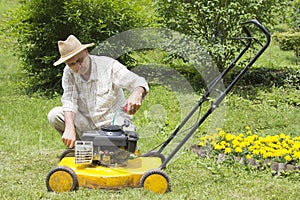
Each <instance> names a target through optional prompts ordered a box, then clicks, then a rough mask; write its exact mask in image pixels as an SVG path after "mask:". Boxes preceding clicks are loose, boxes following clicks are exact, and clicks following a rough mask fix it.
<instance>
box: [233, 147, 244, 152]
mask: <svg viewBox="0 0 300 200" xmlns="http://www.w3.org/2000/svg"><path fill="white" fill-rule="evenodd" d="M234 151H235V152H237V153H242V152H243V150H242V148H241V147H237V148H235V149H234Z"/></svg>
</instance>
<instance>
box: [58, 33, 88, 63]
mask: <svg viewBox="0 0 300 200" xmlns="http://www.w3.org/2000/svg"><path fill="white" fill-rule="evenodd" d="M57 44H58V50H59V53H60V59H59V60H57V61H56V62H55V63H54V64H53V65H54V66H57V65H59V64H62V63H64V62H65V61H67V60H69V59H70V58H72V57H73V56H75V55H76V54H78V53H79V52H81V51H83V50H84V49H86V48H88V47H91V46H94V43H90V44H81V42H80V41H79V40H78V39H77V38H76V37H75V36H74V35H70V36H69V37H68V38H67V39H66V40H65V41H58V43H57Z"/></svg>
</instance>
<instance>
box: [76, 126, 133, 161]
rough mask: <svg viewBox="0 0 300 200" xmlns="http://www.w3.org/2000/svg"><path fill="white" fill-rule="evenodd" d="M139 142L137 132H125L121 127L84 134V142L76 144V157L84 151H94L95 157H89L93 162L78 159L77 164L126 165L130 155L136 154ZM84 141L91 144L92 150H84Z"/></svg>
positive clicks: (108, 127) (110, 127)
mask: <svg viewBox="0 0 300 200" xmlns="http://www.w3.org/2000/svg"><path fill="white" fill-rule="evenodd" d="M137 140H138V134H137V133H136V132H134V131H123V130H122V127H120V126H105V127H102V128H101V130H100V131H94V132H86V133H83V135H82V137H81V141H82V142H76V145H75V157H76V155H81V154H82V153H81V151H82V149H93V150H92V151H93V152H92V154H93V155H92V156H87V157H89V158H92V160H89V161H87V159H85V160H82V159H78V158H77V157H76V158H77V159H75V160H76V163H91V162H93V163H97V162H98V163H99V164H102V165H116V164H119V165H126V164H127V161H128V158H129V156H130V154H131V153H134V152H135V149H136V144H137ZM83 141H87V142H91V144H92V148H87V147H84V148H83V147H82V146H81V145H82V144H83ZM76 152H77V154H76ZM81 157H82V156H81Z"/></svg>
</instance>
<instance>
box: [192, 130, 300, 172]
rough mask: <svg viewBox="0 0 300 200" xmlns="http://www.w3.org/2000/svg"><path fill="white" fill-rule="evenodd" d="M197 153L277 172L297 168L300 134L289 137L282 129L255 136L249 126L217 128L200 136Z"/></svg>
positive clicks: (299, 153)
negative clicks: (237, 130) (234, 130)
mask: <svg viewBox="0 0 300 200" xmlns="http://www.w3.org/2000/svg"><path fill="white" fill-rule="evenodd" d="M194 152H196V153H197V154H198V155H199V156H201V157H203V156H209V157H211V156H216V158H217V162H222V161H224V160H226V159H234V160H238V161H239V162H241V163H247V164H250V165H254V166H256V167H258V166H259V165H260V166H261V165H264V167H265V166H266V165H268V166H271V169H272V170H273V171H275V172H277V173H280V170H291V169H292V170H295V169H298V164H299V161H300V137H299V136H297V137H290V136H288V135H285V134H283V133H280V134H277V135H266V136H259V135H257V134H254V133H253V132H252V131H251V129H250V127H249V126H246V127H245V132H244V133H239V134H234V133H226V132H225V131H223V130H222V129H218V133H215V134H211V135H206V136H203V137H201V138H200V143H199V145H198V150H196V151H195V148H194Z"/></svg>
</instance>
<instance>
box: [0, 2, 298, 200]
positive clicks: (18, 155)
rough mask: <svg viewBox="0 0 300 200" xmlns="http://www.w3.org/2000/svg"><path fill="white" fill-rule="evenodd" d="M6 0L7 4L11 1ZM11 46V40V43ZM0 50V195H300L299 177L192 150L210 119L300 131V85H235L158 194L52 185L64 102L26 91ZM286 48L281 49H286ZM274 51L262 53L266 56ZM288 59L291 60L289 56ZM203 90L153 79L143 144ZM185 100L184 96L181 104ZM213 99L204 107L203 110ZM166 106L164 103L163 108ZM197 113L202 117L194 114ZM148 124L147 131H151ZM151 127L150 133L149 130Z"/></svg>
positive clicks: (141, 122)
mask: <svg viewBox="0 0 300 200" xmlns="http://www.w3.org/2000/svg"><path fill="white" fill-rule="evenodd" d="M3 2H4V1H1V2H0V7H1V9H2V10H1V12H2V11H3V10H5V6H6V4H4V3H3ZM11 48H12V47H11ZM272 51H273V55H274V54H275V55H277V56H276V59H275V58H274V57H272V58H271V61H270V62H272V63H273V62H274V65H276V63H277V62H279V61H281V62H282V63H286V64H287V65H289V64H291V63H289V62H290V60H289V59H287V58H286V57H285V54H284V53H282V52H280V51H279V50H278V49H277V48H274V49H272ZM1 52H3V53H2V54H1V56H0V63H1V73H0V160H1V164H0V199H4V200H5V199H120V200H123V199H130V200H133V199H172V200H174V199H176V200H177V199H195V200H196V199H197V200H198V199H263V200H265V199H297V198H298V197H299V196H300V191H299V187H298V185H299V181H300V180H299V177H298V176H297V175H295V176H291V177H278V176H272V175H271V173H270V172H269V171H268V170H266V171H258V170H255V169H253V168H250V167H248V166H242V165H240V164H238V163H234V162H232V163H230V162H229V163H224V164H222V165H219V164H217V163H216V162H215V161H214V160H212V159H199V158H198V157H197V156H196V155H195V154H193V153H191V151H189V145H191V144H197V143H198V142H199V139H198V138H199V136H200V135H201V134H206V133H209V131H213V129H210V127H211V124H213V125H214V126H218V125H220V124H222V123H223V124H224V125H223V128H224V129H225V130H228V131H231V132H239V131H241V130H243V129H244V126H246V125H249V126H250V127H252V128H253V130H254V131H255V132H257V133H260V134H277V133H280V132H283V133H285V134H290V135H293V136H294V135H298V134H299V128H300V124H299V118H300V109H299V105H297V102H299V100H298V99H299V90H295V89H293V88H286V87H281V88H276V87H274V88H268V89H263V88H252V89H250V90H240V89H236V90H235V91H234V93H231V94H230V95H229V96H228V97H227V98H226V108H227V109H226V117H225V119H223V120H224V121H223V122H221V121H216V120H215V119H218V118H217V117H218V112H216V113H214V115H213V116H211V117H210V118H209V119H208V120H207V121H206V122H205V123H204V124H203V126H202V127H201V128H200V129H199V132H197V134H196V135H195V136H194V137H193V138H192V139H191V140H190V141H189V145H187V146H186V148H185V149H184V150H183V151H181V152H180V153H179V154H178V155H177V156H176V157H175V159H174V160H172V161H171V163H170V164H169V165H168V166H167V168H166V170H165V172H166V173H167V174H168V175H169V176H170V177H171V185H172V191H171V192H170V193H167V194H165V195H158V194H153V193H151V192H147V191H145V190H144V189H142V188H134V189H133V188H125V189H122V190H91V189H85V188H80V189H79V190H78V191H76V192H66V193H50V192H48V191H47V189H46V185H45V178H46V176H47V174H48V172H49V171H50V170H51V169H52V168H53V167H55V166H56V165H57V164H58V158H59V156H60V154H61V153H62V152H63V151H64V149H65V147H64V146H63V144H62V142H61V138H60V137H59V135H58V134H57V133H56V132H55V131H54V130H52V128H51V127H50V126H49V124H48V122H47V113H48V111H49V110H50V109H51V108H52V107H54V106H56V105H60V98H59V97H57V98H53V99H47V98H45V97H40V96H32V97H29V96H27V95H25V94H24V92H23V89H22V87H21V86H22V85H23V81H24V80H23V78H22V77H23V73H22V70H20V68H19V61H18V59H17V58H15V57H13V56H12V55H11V54H9V53H6V52H5V51H3V50H1ZM280 56H282V57H280ZM269 58H270V57H269V56H267V58H266V57H264V58H262V60H260V62H269V61H267V60H268V59H269ZM288 63H289V64H288ZM198 98H199V96H196V97H195V96H187V95H186V94H185V95H182V94H174V93H172V92H171V91H169V90H166V89H164V88H162V87H160V86H153V87H152V88H151V92H150V94H149V95H148V96H147V98H146V100H145V102H144V105H143V107H142V109H141V110H140V111H139V112H138V114H137V116H136V117H135V122H136V124H137V125H138V130H139V133H140V135H141V136H143V137H141V139H140V140H139V146H140V148H141V150H142V151H143V152H144V151H147V150H149V148H151V147H154V146H155V145H157V144H158V143H159V142H161V141H163V140H164V139H165V138H166V137H167V136H168V135H169V134H170V133H171V131H172V130H173V129H174V128H175V127H176V125H178V123H179V122H180V121H181V120H182V116H183V115H184V114H186V113H187V112H188V111H189V109H190V107H191V106H193V105H194V103H195V102H194V100H197V99H198ZM180 102H181V103H182V102H184V103H183V104H180ZM207 106H208V105H205V106H204V107H203V110H205V108H207ZM158 108H159V109H158ZM193 120H195V118H193ZM146 130H147V131H146ZM149 134H150V136H148V135H149Z"/></svg>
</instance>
